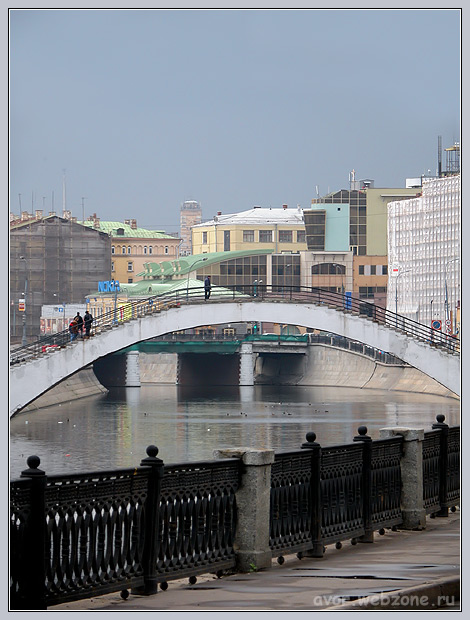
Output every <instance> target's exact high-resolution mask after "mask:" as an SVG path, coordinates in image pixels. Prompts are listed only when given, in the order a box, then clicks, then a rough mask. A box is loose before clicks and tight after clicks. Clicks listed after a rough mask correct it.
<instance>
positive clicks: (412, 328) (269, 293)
mask: <svg viewBox="0 0 470 620" xmlns="http://www.w3.org/2000/svg"><path fill="white" fill-rule="evenodd" d="M234 299H236V300H237V302H243V303H245V302H253V301H255V302H256V301H258V300H259V301H275V302H289V303H313V304H317V305H324V306H328V307H329V308H332V309H335V310H338V311H342V312H345V313H351V314H354V315H357V316H362V317H363V318H365V319H368V320H372V321H375V322H377V323H381V324H383V325H385V326H386V327H389V328H390V329H394V330H396V331H398V332H400V333H403V334H406V335H407V336H410V337H412V338H415V339H417V340H420V341H423V342H427V343H428V344H429V345H431V346H434V347H439V348H441V349H443V350H444V351H447V352H448V353H459V352H460V341H459V340H458V339H457V338H454V337H453V336H450V335H449V334H445V333H443V332H441V331H438V330H435V329H433V328H432V327H429V326H427V325H423V324H421V323H418V322H416V321H413V320H412V319H409V318H407V317H404V316H401V315H398V314H395V313H394V312H391V311H390V310H387V309H386V308H383V307H380V306H376V305H374V304H371V303H369V302H366V301H361V300H360V299H356V298H353V297H347V296H345V295H343V294H341V293H335V292H332V291H327V290H323V289H318V288H311V287H300V286H278V285H272V286H271V285H269V286H268V285H246V286H233V287H230V286H225V287H222V286H213V287H212V290H211V296H210V299H209V300H205V296H204V288H203V287H202V286H201V287H190V288H187V289H176V290H173V291H168V292H166V293H163V294H160V295H155V296H152V297H146V298H145V299H140V300H137V301H132V302H126V303H125V304H122V305H121V306H119V307H116V308H113V309H112V310H110V311H108V312H106V313H105V314H102V315H100V316H98V317H95V318H94V321H93V325H92V332H91V333H92V334H94V335H98V334H100V333H102V332H104V331H108V330H110V329H113V328H114V327H116V326H118V325H120V324H123V323H126V322H127V321H131V320H134V319H138V318H141V317H145V316H148V315H151V314H154V313H158V312H161V311H164V310H169V309H171V308H178V307H181V306H182V305H185V304H196V303H214V302H224V301H229V300H234ZM70 342H71V336H70V334H69V332H68V330H64V331H62V332H59V333H57V334H51V335H48V336H43V337H41V338H40V339H39V340H38V341H36V342H33V343H30V344H28V345H26V346H21V347H18V348H17V349H15V350H13V351H12V352H11V353H10V364H17V363H21V362H24V361H28V360H30V359H33V358H35V357H38V356H40V355H45V354H48V353H50V352H52V351H54V350H56V349H57V348H60V347H64V346H67V345H68V344H69V343H70Z"/></svg>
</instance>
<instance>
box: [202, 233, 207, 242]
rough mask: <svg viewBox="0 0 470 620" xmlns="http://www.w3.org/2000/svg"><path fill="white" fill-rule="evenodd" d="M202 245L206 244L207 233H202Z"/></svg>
mask: <svg viewBox="0 0 470 620" xmlns="http://www.w3.org/2000/svg"><path fill="white" fill-rule="evenodd" d="M202 243H207V231H204V232H203V233H202Z"/></svg>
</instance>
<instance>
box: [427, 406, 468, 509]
mask: <svg viewBox="0 0 470 620" xmlns="http://www.w3.org/2000/svg"><path fill="white" fill-rule="evenodd" d="M436 420H437V422H436V423H435V424H433V426H432V428H433V430H432V431H429V432H427V433H424V442H423V497H424V507H425V509H426V514H431V515H438V516H446V515H447V514H448V510H449V508H451V507H453V506H455V505H456V504H457V503H458V502H459V500H460V426H448V425H447V424H446V423H445V422H444V420H445V417H444V416H443V415H442V414H439V415H438V416H436Z"/></svg>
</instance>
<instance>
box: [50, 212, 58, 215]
mask: <svg viewBox="0 0 470 620" xmlns="http://www.w3.org/2000/svg"><path fill="white" fill-rule="evenodd" d="M49 215H57V214H56V212H55V211H49Z"/></svg>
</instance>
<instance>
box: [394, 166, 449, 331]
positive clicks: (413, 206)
mask: <svg viewBox="0 0 470 620" xmlns="http://www.w3.org/2000/svg"><path fill="white" fill-rule="evenodd" d="M460 213H461V196H460V174H456V175H452V176H446V177H443V178H438V179H430V180H427V181H423V188H422V195H421V196H419V197H416V198H413V199H411V200H403V201H399V202H398V201H395V202H391V203H390V204H389V205H388V254H389V283H388V295H387V308H388V309H389V310H391V311H393V312H395V311H397V312H398V313H399V314H402V315H404V316H407V317H409V318H411V319H413V320H416V321H419V322H420V323H427V324H431V321H437V322H438V324H439V323H440V327H439V328H440V329H442V330H443V331H444V330H445V331H447V332H448V333H452V334H458V333H459V332H460V300H461V297H460V295H461V288H460V283H461V279H460V249H461V245H460V235H461V229H460Z"/></svg>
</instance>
